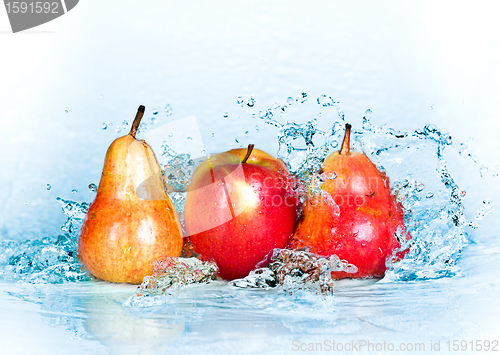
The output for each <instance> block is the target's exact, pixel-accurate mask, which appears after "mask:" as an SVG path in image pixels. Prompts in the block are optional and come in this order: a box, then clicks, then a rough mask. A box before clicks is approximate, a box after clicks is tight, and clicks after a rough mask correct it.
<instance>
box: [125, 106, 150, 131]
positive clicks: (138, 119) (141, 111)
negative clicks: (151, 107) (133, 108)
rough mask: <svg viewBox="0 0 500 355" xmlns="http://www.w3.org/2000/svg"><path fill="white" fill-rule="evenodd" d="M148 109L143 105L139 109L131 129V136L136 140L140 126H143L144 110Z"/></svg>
mask: <svg viewBox="0 0 500 355" xmlns="http://www.w3.org/2000/svg"><path fill="white" fill-rule="evenodd" d="M145 109H146V108H145V107H144V106H143V105H141V106H139V108H138V109H137V114H136V115H135V119H134V123H132V128H130V133H129V134H130V135H131V136H132V137H134V138H135V135H136V134H137V130H138V129H139V125H140V124H141V120H142V116H144V110H145Z"/></svg>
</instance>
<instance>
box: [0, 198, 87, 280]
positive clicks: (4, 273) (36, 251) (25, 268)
mask: <svg viewBox="0 0 500 355" xmlns="http://www.w3.org/2000/svg"><path fill="white" fill-rule="evenodd" d="M57 200H58V201H59V202H60V203H61V205H62V209H63V212H64V214H66V215H67V216H68V219H67V220H66V222H65V223H64V225H63V226H62V227H61V229H62V230H63V231H64V232H65V233H64V234H63V235H59V236H57V237H45V238H43V239H40V240H27V241H24V242H21V243H19V242H15V241H1V242H0V279H1V280H5V281H11V282H26V283H53V284H58V283H63V282H76V281H87V280H90V277H89V276H88V274H87V273H86V272H85V270H84V269H83V267H82V266H81V264H80V262H79V260H78V257H77V254H78V237H79V234H80V228H81V225H82V223H83V219H84V218H85V214H86V213H87V210H88V204H87V203H85V202H84V203H81V204H79V203H77V202H73V201H68V200H63V199H61V198H57Z"/></svg>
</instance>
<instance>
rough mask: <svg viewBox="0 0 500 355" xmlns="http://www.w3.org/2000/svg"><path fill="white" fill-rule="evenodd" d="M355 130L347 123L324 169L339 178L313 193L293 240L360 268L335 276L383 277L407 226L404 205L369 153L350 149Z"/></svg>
mask: <svg viewBox="0 0 500 355" xmlns="http://www.w3.org/2000/svg"><path fill="white" fill-rule="evenodd" d="M350 130H351V126H350V125H349V124H346V132H345V136H344V141H343V142H342V147H341V149H340V151H338V152H334V153H332V154H331V155H330V156H328V157H327V158H326V159H325V161H324V169H323V170H324V172H326V173H327V175H328V174H330V175H331V174H333V173H335V174H336V178H335V179H331V180H327V181H326V182H325V183H324V184H323V185H322V186H321V189H322V191H321V192H320V193H319V194H316V195H309V196H307V198H306V201H305V203H304V206H303V210H302V215H301V217H300V218H299V221H298V223H297V225H296V228H295V231H294V235H293V238H292V242H291V246H292V247H293V248H297V249H299V248H309V251H310V252H313V253H315V254H318V255H321V256H326V257H328V256H331V255H332V254H336V255H338V256H339V257H340V258H341V259H344V260H347V261H348V262H349V263H351V264H354V265H355V266H356V267H357V268H358V272H357V273H355V274H348V273H345V272H333V273H332V276H333V277H335V278H345V277H352V278H362V277H382V276H383V275H384V273H385V271H386V269H387V268H386V261H387V259H388V258H390V257H391V255H392V254H393V252H394V251H395V250H396V249H397V248H399V247H400V244H399V242H398V239H397V237H396V234H397V233H400V234H401V235H402V233H403V231H404V230H405V225H404V218H403V209H402V206H401V205H400V204H399V203H398V202H397V201H396V200H395V198H394V196H392V195H391V190H390V187H389V179H388V178H387V177H386V175H385V174H383V173H381V172H380V171H379V170H378V169H377V167H376V166H375V164H373V162H372V161H371V160H370V159H369V158H368V157H367V156H366V154H364V153H358V152H354V151H352V150H351V149H350ZM398 229H400V231H398Z"/></svg>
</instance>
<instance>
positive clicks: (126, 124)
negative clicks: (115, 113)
mask: <svg viewBox="0 0 500 355" xmlns="http://www.w3.org/2000/svg"><path fill="white" fill-rule="evenodd" d="M122 123H123V125H122V129H123V130H124V131H127V130H128V122H127V121H125V120H123V122H122Z"/></svg>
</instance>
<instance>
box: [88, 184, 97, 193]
mask: <svg viewBox="0 0 500 355" xmlns="http://www.w3.org/2000/svg"><path fill="white" fill-rule="evenodd" d="M89 190H90V192H97V185H96V184H94V183H92V184H90V185H89Z"/></svg>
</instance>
